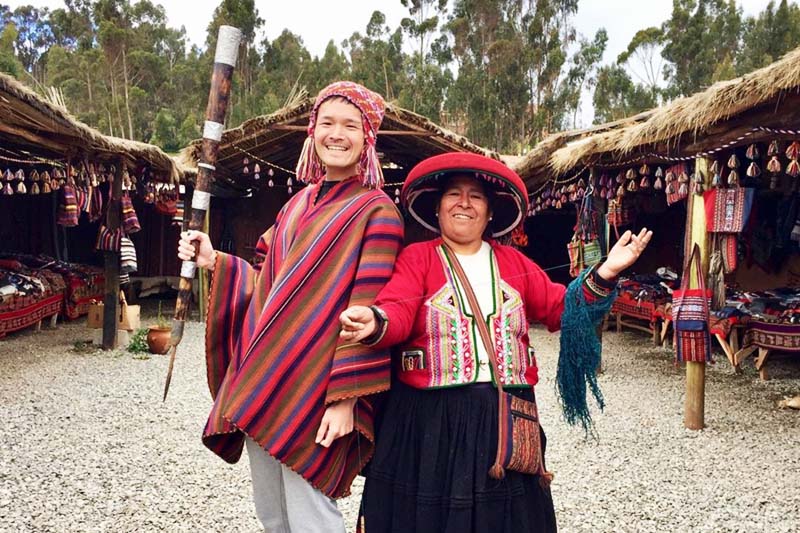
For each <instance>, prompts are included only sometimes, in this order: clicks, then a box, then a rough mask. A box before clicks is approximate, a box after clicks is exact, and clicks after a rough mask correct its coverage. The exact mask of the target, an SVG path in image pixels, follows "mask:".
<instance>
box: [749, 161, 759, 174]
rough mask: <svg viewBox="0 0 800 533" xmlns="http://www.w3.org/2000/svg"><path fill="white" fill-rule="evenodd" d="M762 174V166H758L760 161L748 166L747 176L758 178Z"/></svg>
mask: <svg viewBox="0 0 800 533" xmlns="http://www.w3.org/2000/svg"><path fill="white" fill-rule="evenodd" d="M760 175H761V168H760V167H759V166H758V163H756V162H755V161H753V162H752V163H750V164H749V165H748V166H747V176H748V177H750V178H757V177H758V176H760Z"/></svg>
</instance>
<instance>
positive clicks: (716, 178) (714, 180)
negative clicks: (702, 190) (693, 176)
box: [711, 172, 722, 188]
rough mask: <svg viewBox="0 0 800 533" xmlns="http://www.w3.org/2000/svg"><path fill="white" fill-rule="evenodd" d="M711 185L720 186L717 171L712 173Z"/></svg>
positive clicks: (720, 181)
mask: <svg viewBox="0 0 800 533" xmlns="http://www.w3.org/2000/svg"><path fill="white" fill-rule="evenodd" d="M711 186H712V187H714V188H719V187H721V186H722V176H721V175H720V173H719V172H715V173H714V177H713V178H712V179H711Z"/></svg>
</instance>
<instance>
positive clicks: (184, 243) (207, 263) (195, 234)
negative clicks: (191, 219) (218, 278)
mask: <svg viewBox="0 0 800 533" xmlns="http://www.w3.org/2000/svg"><path fill="white" fill-rule="evenodd" d="M194 241H198V242H199V243H200V248H199V251H198V253H197V257H195V252H194V245H193V244H192V243H193V242H194ZM216 256H217V252H216V251H215V250H214V247H213V246H211V239H209V237H208V235H206V234H205V233H203V232H202V231H195V230H189V231H184V232H182V233H181V239H180V240H179V241H178V257H179V258H180V259H181V260H182V261H192V260H194V261H195V262H196V263H197V266H199V267H201V268H208V269H213V268H214V261H215V260H216Z"/></svg>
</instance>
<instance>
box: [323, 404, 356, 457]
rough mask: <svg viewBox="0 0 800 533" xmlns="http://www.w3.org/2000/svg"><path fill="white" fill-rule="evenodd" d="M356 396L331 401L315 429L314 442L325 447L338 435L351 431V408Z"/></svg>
mask: <svg viewBox="0 0 800 533" xmlns="http://www.w3.org/2000/svg"><path fill="white" fill-rule="evenodd" d="M356 400H358V398H348V399H346V400H340V401H338V402H335V403H332V404H331V405H329V406H328V408H327V409H325V414H324V415H323V416H322V423H321V424H320V425H319V429H318V430H317V439H316V441H315V442H316V443H317V444H319V445H320V446H325V447H326V448H327V447H329V446H330V445H331V444H333V441H335V440H336V439H338V438H339V437H344V436H345V435H347V434H348V433H350V432H351V431H353V408H354V407H355V405H356Z"/></svg>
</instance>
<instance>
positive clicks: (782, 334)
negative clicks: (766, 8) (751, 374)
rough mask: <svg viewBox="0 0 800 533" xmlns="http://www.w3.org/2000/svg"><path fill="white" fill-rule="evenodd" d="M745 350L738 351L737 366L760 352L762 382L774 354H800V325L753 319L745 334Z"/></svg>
mask: <svg viewBox="0 0 800 533" xmlns="http://www.w3.org/2000/svg"><path fill="white" fill-rule="evenodd" d="M742 345H743V348H742V349H741V350H738V351H737V352H736V353H735V355H734V359H735V362H736V365H737V366H738V365H740V364H741V362H742V361H744V360H745V359H747V358H748V357H749V356H750V355H751V354H753V353H755V352H756V351H758V357H756V369H757V370H758V373H759V376H760V377H761V379H762V380H767V379H769V377H768V375H767V367H766V363H767V358H768V357H769V356H770V354H772V352H775V351H779V352H789V353H800V324H789V323H785V322H768V321H763V320H759V319H756V318H751V319H750V321H749V322H748V323H747V326H746V328H745V332H744V341H743V343H742Z"/></svg>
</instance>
